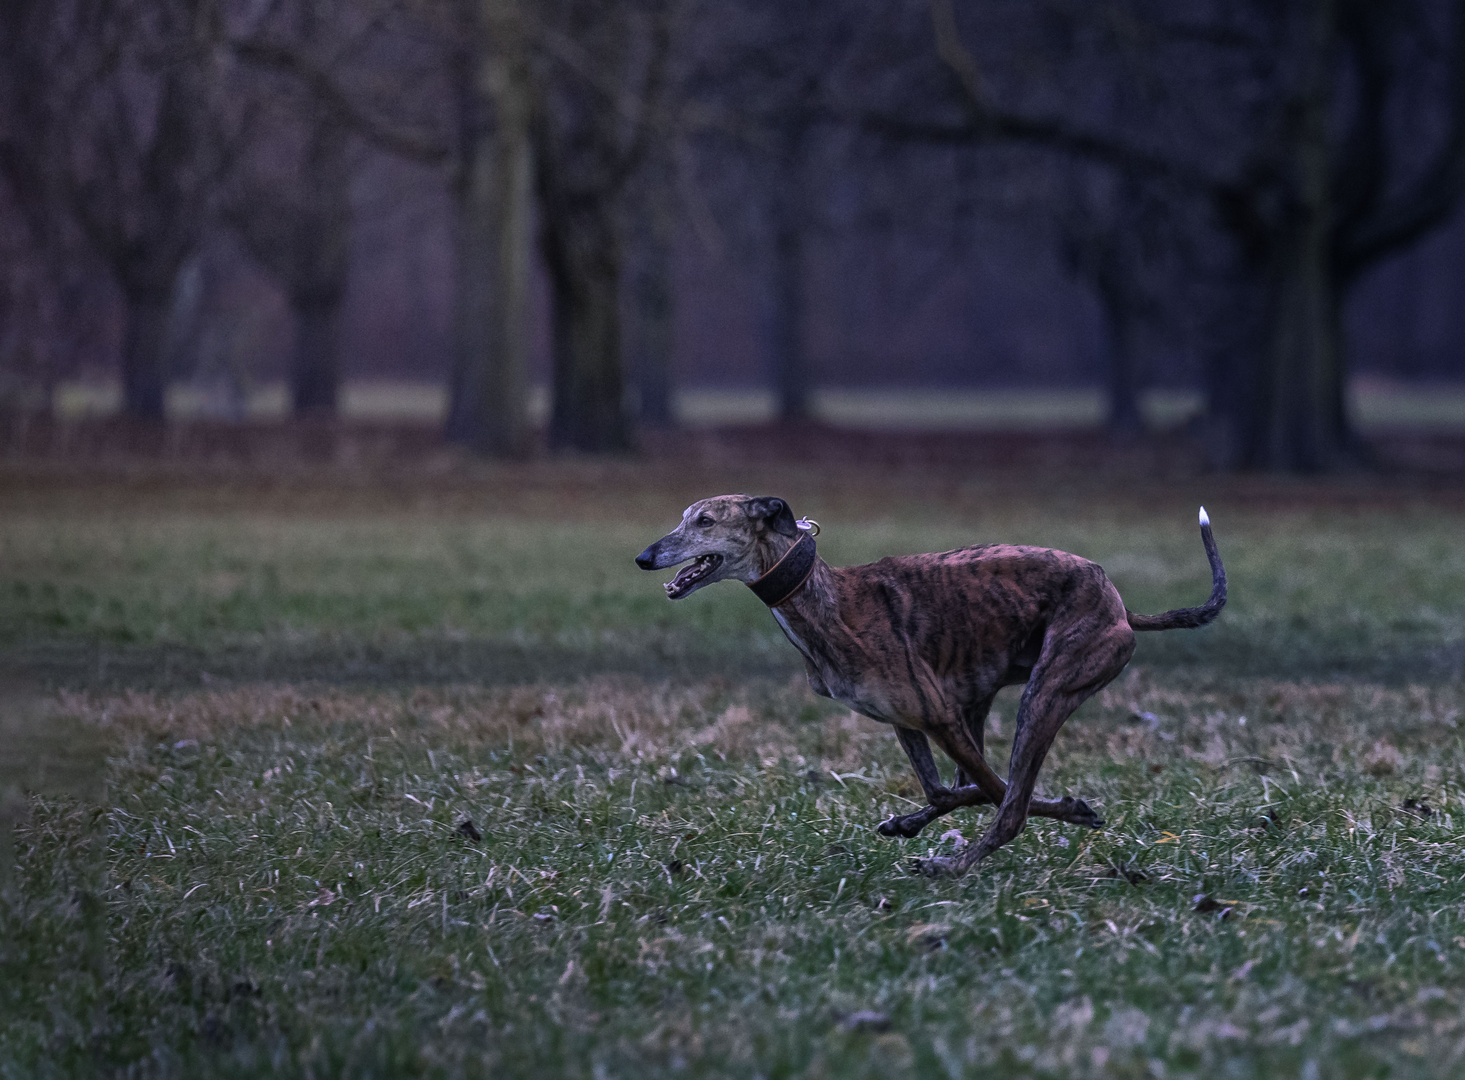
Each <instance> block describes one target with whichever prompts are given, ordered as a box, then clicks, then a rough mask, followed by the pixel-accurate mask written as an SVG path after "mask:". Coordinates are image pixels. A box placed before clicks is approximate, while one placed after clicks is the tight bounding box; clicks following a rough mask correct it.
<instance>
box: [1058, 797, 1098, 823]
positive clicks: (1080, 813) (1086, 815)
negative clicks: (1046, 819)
mask: <svg viewBox="0 0 1465 1080" xmlns="http://www.w3.org/2000/svg"><path fill="white" fill-rule="evenodd" d="M1063 801H1064V802H1069V803H1072V804H1073V806H1072V808H1071V810H1070V812H1069V816H1068V818H1067V820H1068V821H1070V822H1072V823H1073V824H1075V825H1083V826H1085V827H1086V828H1090V829H1102V828H1103V827H1104V819H1103V818H1101V817H1100V816H1099V815H1098V814H1097V813H1095V812H1094V809H1093V807H1091V806H1089V804H1088V803H1086V802H1084V801H1083V800H1082V799H1073V798H1065V799H1064V800H1063Z"/></svg>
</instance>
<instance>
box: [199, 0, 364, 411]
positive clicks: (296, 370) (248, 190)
mask: <svg viewBox="0 0 1465 1080" xmlns="http://www.w3.org/2000/svg"><path fill="white" fill-rule="evenodd" d="M331 6H334V5H327V4H326V3H323V2H322V0H297V2H296V3H295V4H294V5H293V7H292V8H289V9H285V10H283V11H281V12H280V13H279V14H278V15H277V16H276V18H275V20H274V22H275V32H277V33H281V34H283V35H286V36H288V37H289V38H290V39H291V40H293V41H295V42H297V43H298V44H299V47H300V48H302V49H304V50H307V51H308V52H316V51H319V50H320V49H322V47H323V45H324V41H323V39H325V37H326V36H327V34H328V33H329V32H330V30H331V29H333V28H334V27H333V25H332V20H331V19H330V16H331V14H333V13H332V12H331V11H330V10H329V7H331ZM281 23H284V24H285V25H284V26H283V27H282V26H280V25H279V24H281ZM256 32H258V29H256ZM251 82H252V86H253V88H254V90H255V96H256V97H257V99H258V100H259V101H260V106H259V108H260V113H261V116H260V123H259V124H258V125H256V129H255V131H256V134H255V138H253V139H252V140H251V142H250V145H249V147H248V149H247V152H244V153H241V154H240V156H239V161H238V164H237V166H236V168H235V169H234V171H233V175H232V176H231V178H230V182H229V184H228V189H227V195H226V198H225V201H224V216H225V219H226V220H227V221H228V222H229V224H230V225H231V226H233V228H234V229H235V231H236V232H237V233H238V234H239V236H240V237H241V238H242V239H243V241H244V243H245V245H246V246H247V247H248V249H249V251H250V253H251V254H252V255H253V256H254V258H255V259H256V260H257V261H258V262H259V263H260V265H262V266H264V267H265V269H266V270H268V271H269V272H270V273H271V274H272V275H273V276H274V277H275V278H276V280H278V281H279V282H280V284H281V286H282V287H283V288H284V291H285V295H286V296H287V297H288V299H289V302H290V310H291V314H292V315H293V317H294V322H295V326H294V341H293V345H292V348H291V353H290V368H289V380H290V402H291V407H292V409H293V411H294V413H295V415H296V416H306V417H331V416H334V415H335V414H336V409H337V403H338V396H339V393H340V378H341V374H340V356H339V351H340V346H339V342H340V331H341V326H340V323H341V308H342V304H343V302H344V299H345V295H346V284H347V279H348V277H349V274H350V239H351V236H350V233H351V216H352V215H351V179H352V175H353V173H354V168H355V162H354V160H353V155H352V153H351V143H352V137H353V132H352V129H351V127H350V125H349V124H348V123H347V122H346V121H345V119H344V118H343V117H342V116H341V115H340V113H339V111H338V110H336V109H333V108H331V107H330V105H329V103H328V102H326V101H323V100H321V98H320V97H318V96H317V95H314V94H311V93H309V92H308V91H306V90H305V89H304V88H303V87H302V86H301V85H300V83H299V82H298V81H297V80H294V79H289V78H282V77H281V76H280V74H279V73H277V72H276V71H274V70H273V69H266V70H265V71H262V72H261V71H256V72H255V73H254V75H253V79H252V80H251Z"/></svg>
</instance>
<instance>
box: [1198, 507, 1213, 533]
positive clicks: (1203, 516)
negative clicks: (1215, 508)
mask: <svg viewBox="0 0 1465 1080" xmlns="http://www.w3.org/2000/svg"><path fill="white" fill-rule="evenodd" d="M1210 523H1211V515H1210V514H1208V513H1206V508H1205V507H1204V506H1202V507H1201V508H1200V525H1201V528H1202V529H1204V528H1205V527H1206V526H1207V525H1209V524H1210Z"/></svg>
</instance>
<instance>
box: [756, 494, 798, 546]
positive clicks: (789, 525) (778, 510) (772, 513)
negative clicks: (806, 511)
mask: <svg viewBox="0 0 1465 1080" xmlns="http://www.w3.org/2000/svg"><path fill="white" fill-rule="evenodd" d="M744 509H745V510H746V511H747V513H748V516H749V517H750V518H752V519H753V520H754V521H758V520H764V521H767V522H768V525H769V527H770V528H771V529H773V531H774V532H779V533H782V534H783V535H784V536H797V535H799V527H798V526H797V525H795V524H794V512H793V511H792V510H790V509H789V508H788V503H786V502H784V501H783V500H782V499H775V498H773V497H772V496H771V495H765V496H763V497H761V498H757V499H749V500H748V502H747V504H746V506H745V507H744Z"/></svg>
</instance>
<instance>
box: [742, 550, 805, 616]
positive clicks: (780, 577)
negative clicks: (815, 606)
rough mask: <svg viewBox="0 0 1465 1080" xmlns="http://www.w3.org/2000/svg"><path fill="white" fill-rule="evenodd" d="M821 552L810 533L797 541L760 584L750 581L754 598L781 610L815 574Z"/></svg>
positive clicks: (763, 577) (749, 586) (760, 579)
mask: <svg viewBox="0 0 1465 1080" xmlns="http://www.w3.org/2000/svg"><path fill="white" fill-rule="evenodd" d="M818 559H819V552H818V549H817V547H816V545H815V544H814V538H813V537H812V536H810V535H809V534H808V533H807V532H805V533H804V534H803V535H801V536H800V537H799V538H798V540H796V541H794V546H793V547H791V548H789V549H788V550H787V551H785V552H784V553H783V558H781V559H779V560H778V562H776V563H774V564H773V567H772V568H771V569H770V570H769V571H768V573H766V574H764V575H763V576H762V577H760V578H759V579H758V580H757V581H750V582H748V588H750V589H752V590H753V595H754V596H756V597H757V598H758V599H759V600H762V601H763V602H764V603H765V604H767V605H768V606H769V607H778V605H779V604H781V603H783V602H784V601H785V600H787V599H788V598H789V597H791V596H793V594H794V593H796V592H798V591H799V590H800V589H802V588H803V587H804V582H806V581H808V580H809V575H810V574H812V573H813V572H814V563H815V562H817V561H818Z"/></svg>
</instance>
